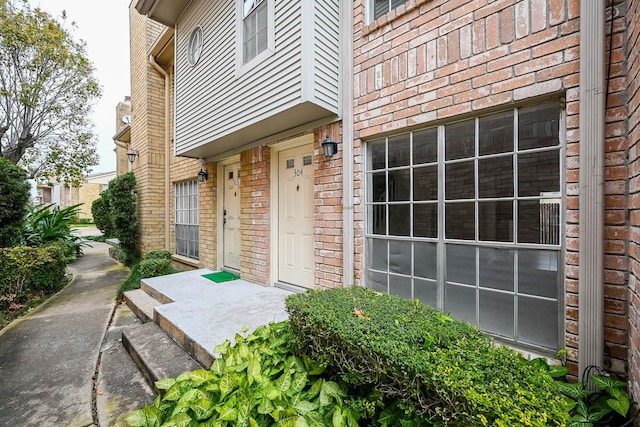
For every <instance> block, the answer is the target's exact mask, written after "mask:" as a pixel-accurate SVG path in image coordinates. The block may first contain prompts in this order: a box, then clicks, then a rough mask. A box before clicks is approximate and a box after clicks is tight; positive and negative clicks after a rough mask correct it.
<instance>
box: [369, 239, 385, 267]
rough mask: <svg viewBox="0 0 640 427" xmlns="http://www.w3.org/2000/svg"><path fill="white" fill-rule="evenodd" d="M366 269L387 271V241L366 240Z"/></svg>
mask: <svg viewBox="0 0 640 427" xmlns="http://www.w3.org/2000/svg"><path fill="white" fill-rule="evenodd" d="M367 249H368V252H367V268H368V269H374V270H382V271H387V265H388V263H389V259H388V257H387V241H386V240H381V239H367Z"/></svg>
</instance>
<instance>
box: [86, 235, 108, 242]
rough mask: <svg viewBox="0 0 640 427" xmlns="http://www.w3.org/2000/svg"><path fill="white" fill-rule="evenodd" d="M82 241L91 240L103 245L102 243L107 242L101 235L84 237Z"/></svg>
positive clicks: (105, 237)
mask: <svg viewBox="0 0 640 427" xmlns="http://www.w3.org/2000/svg"><path fill="white" fill-rule="evenodd" d="M83 239H85V240H91V241H93V242H102V243H104V242H106V241H107V239H108V237H107V236H103V235H100V236H85V237H83Z"/></svg>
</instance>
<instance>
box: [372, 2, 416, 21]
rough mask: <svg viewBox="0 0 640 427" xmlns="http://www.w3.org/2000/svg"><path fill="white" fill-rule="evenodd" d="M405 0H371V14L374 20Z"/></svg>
mask: <svg viewBox="0 0 640 427" xmlns="http://www.w3.org/2000/svg"><path fill="white" fill-rule="evenodd" d="M406 2H407V0H371V3H370V4H371V11H372V14H371V16H372V17H373V19H374V20H375V19H378V18H379V17H381V16H382V15H385V14H387V13H389V12H390V11H392V10H393V9H395V8H396V7H398V6H400V5H402V4H405V3H406Z"/></svg>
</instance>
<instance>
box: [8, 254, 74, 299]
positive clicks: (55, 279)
mask: <svg viewBox="0 0 640 427" xmlns="http://www.w3.org/2000/svg"><path fill="white" fill-rule="evenodd" d="M65 267H66V263H65V261H64V253H63V251H62V249H61V248H60V247H56V246H53V247H42V248H32V247H28V246H20V247H15V248H0V310H5V309H6V308H7V307H9V306H10V305H11V303H13V302H19V301H22V300H23V299H24V297H25V296H26V295H28V294H29V293H30V292H33V291H43V292H45V293H53V292H55V291H57V290H58V289H60V288H62V287H63V286H64V285H65V284H66V275H65Z"/></svg>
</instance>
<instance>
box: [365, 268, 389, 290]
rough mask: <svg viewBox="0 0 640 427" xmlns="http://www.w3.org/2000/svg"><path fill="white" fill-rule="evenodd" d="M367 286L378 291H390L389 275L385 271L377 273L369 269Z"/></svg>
mask: <svg viewBox="0 0 640 427" xmlns="http://www.w3.org/2000/svg"><path fill="white" fill-rule="evenodd" d="M366 286H367V288H369V289H373V290H376V291H378V292H388V289H387V275H386V274H385V273H377V272H375V271H368V270H367V282H366Z"/></svg>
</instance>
